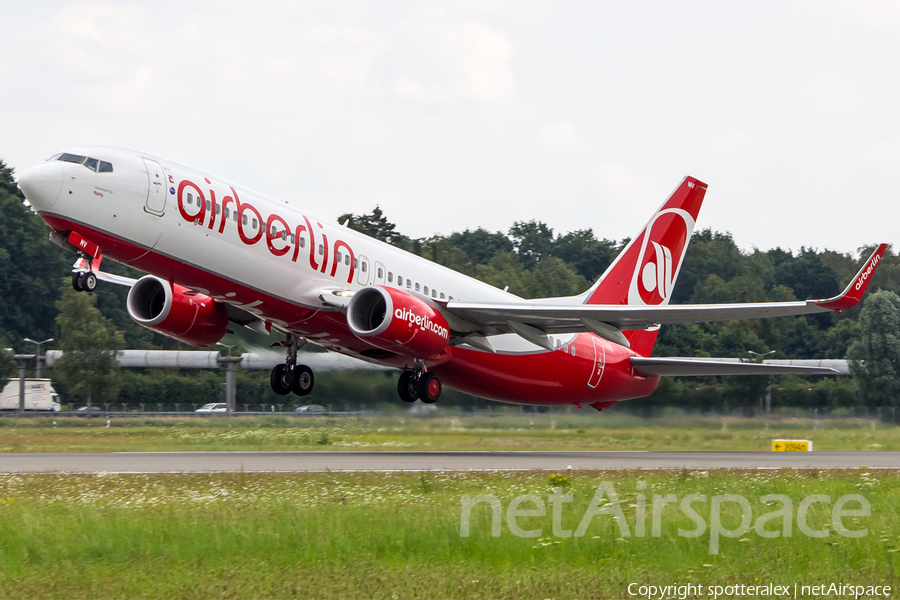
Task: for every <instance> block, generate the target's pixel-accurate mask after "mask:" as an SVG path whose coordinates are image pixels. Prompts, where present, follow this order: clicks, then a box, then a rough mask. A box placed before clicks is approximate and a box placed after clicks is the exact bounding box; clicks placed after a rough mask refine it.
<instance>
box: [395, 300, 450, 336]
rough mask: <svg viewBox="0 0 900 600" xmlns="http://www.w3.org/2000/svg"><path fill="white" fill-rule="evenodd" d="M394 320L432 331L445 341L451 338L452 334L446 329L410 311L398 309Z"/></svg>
mask: <svg viewBox="0 0 900 600" xmlns="http://www.w3.org/2000/svg"><path fill="white" fill-rule="evenodd" d="M394 318H396V319H399V320H400V321H406V322H408V323H410V324H412V325H417V326H418V327H421V328H422V329H424V330H425V331H430V332H431V333H434V334H437V335H439V336H441V337H442V338H444V339H449V338H450V332H449V331H447V328H446V327H442V326H441V325H438V324H437V323H435V322H434V321H432V320H431V319H429V318H428V317H423V316H422V315H417V314H415V313H414V312H413V311H411V310H409V309H406V308H398V309H397V310H395V311H394Z"/></svg>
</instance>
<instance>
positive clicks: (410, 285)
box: [406, 279, 412, 289]
mask: <svg viewBox="0 0 900 600" xmlns="http://www.w3.org/2000/svg"><path fill="white" fill-rule="evenodd" d="M410 288H412V279H407V280H406V289H410Z"/></svg>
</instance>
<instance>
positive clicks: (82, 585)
mask: <svg viewBox="0 0 900 600" xmlns="http://www.w3.org/2000/svg"><path fill="white" fill-rule="evenodd" d="M602 481H606V482H609V483H610V484H611V485H612V486H613V488H614V489H615V491H616V493H617V499H618V502H619V505H620V506H621V507H622V510H623V514H624V517H625V523H626V526H627V527H628V529H629V532H630V534H631V535H629V536H623V535H622V532H621V531H620V529H619V527H618V525H617V524H616V522H615V521H614V520H613V517H612V516H609V515H597V516H595V517H593V519H592V520H589V523H590V524H589V526H588V528H587V530H586V532H585V534H584V535H583V536H580V537H576V536H572V537H560V536H557V535H554V533H553V531H552V530H553V527H552V520H553V517H552V512H553V511H552V507H551V505H550V504H549V501H548V494H550V493H551V490H552V488H553V487H560V488H562V490H564V491H565V492H566V493H568V494H571V495H572V497H573V501H572V502H571V503H565V504H563V505H562V506H563V508H562V512H561V520H560V524H561V526H562V527H563V528H564V529H566V530H575V529H576V528H577V527H578V525H579V522H580V521H581V519H582V518H583V515H584V513H585V511H586V509H587V508H588V504H589V502H590V500H591V498H592V496H593V494H594V492H595V490H596V488H597V487H598V485H599V484H600V482H602ZM641 482H642V483H641ZM644 484H645V485H646V488H643V487H641V486H643V485H644ZM477 494H492V495H494V496H496V497H497V498H498V499H499V500H500V502H501V504H502V507H503V517H504V519H503V520H502V523H501V535H500V537H492V536H491V527H492V523H491V509H490V506H489V505H488V504H480V505H478V506H476V507H475V508H473V509H472V513H471V514H472V519H471V524H470V536H469V537H461V536H460V523H461V516H462V497H463V495H470V496H475V495H477ZM521 494H535V495H537V496H539V497H541V498H542V499H543V500H544V502H547V509H546V516H544V517H539V516H531V517H519V518H518V519H517V520H514V524H517V525H518V526H519V527H521V528H523V529H536V528H538V527H540V528H542V532H541V533H540V535H539V536H538V537H535V538H522V537H517V536H515V535H512V533H511V530H510V528H509V527H508V516H509V511H508V510H507V509H508V508H509V504H510V501H511V500H512V499H513V498H514V497H515V496H518V495H521ZM639 494H642V495H646V498H647V500H646V502H647V526H646V532H645V535H643V536H638V535H637V529H636V518H637V517H636V515H637V508H636V505H637V502H639V498H638V495H639ZM665 494H675V495H676V496H677V499H678V501H681V499H683V498H684V497H685V496H686V495H689V494H705V495H706V496H707V500H705V501H702V502H698V503H695V504H693V507H694V508H695V509H696V510H697V513H698V514H699V515H700V517H701V518H702V519H703V520H704V521H705V523H707V524H711V523H713V521H712V520H711V517H710V510H711V508H710V507H711V500H710V499H711V498H712V497H713V496H715V495H720V494H739V495H742V496H744V497H746V498H747V500H748V501H749V503H750V506H751V510H752V518H753V520H754V521H755V520H756V519H757V518H758V517H759V516H760V515H762V514H763V513H767V512H770V511H772V510H775V509H776V508H778V507H779V506H780V504H778V503H775V504H772V505H771V506H767V505H765V504H764V503H763V502H762V501H761V500H760V498H761V497H762V496H763V495H766V494H785V495H787V496H789V497H790V498H791V499H792V500H793V510H792V517H791V518H792V527H793V529H792V532H793V534H792V536H791V537H783V536H779V537H775V538H765V537H761V536H760V535H759V534H758V533H757V530H755V529H754V526H753V525H750V526H749V529H748V531H747V532H745V533H744V534H741V535H739V536H738V537H735V538H725V537H722V538H721V541H720V546H719V552H718V554H711V553H710V533H709V532H706V533H704V534H703V535H700V536H699V537H695V538H688V537H682V536H680V535H678V529H679V528H682V529H685V530H691V529H694V528H695V523H694V522H693V521H692V520H691V519H689V518H688V517H687V516H685V514H684V513H683V512H682V510H681V509H679V508H678V505H677V504H670V505H668V506H667V507H666V508H665V509H664V510H663V512H662V513H661V515H662V516H661V520H660V523H661V531H660V533H661V535H660V537H652V535H651V525H650V523H651V518H650V514H651V508H650V506H651V503H652V498H653V495H665ZM810 494H825V495H828V496H829V497H830V500H829V503H824V504H823V503H816V504H813V505H812V508H810V510H809V512H808V513H807V516H806V522H807V523H808V524H809V526H810V527H811V528H812V529H815V530H822V531H823V532H825V537H822V538H811V537H806V536H805V535H802V534H801V533H800V531H799V530H798V527H799V524H798V520H797V516H796V515H797V512H798V505H799V503H800V501H801V500H802V499H803V498H805V497H807V496H809V495H810ZM844 494H861V495H862V496H864V497H865V498H866V499H867V500H868V501H869V502H870V504H871V516H868V517H865V516H863V517H849V518H848V517H845V518H844V520H843V523H844V525H845V526H846V527H848V528H850V529H862V528H866V529H867V533H866V535H865V536H864V537H861V538H849V537H843V536H841V535H838V533H836V532H835V531H834V526H833V524H832V505H833V503H834V502H835V501H836V500H837V498H838V497H840V496H842V495H844ZM607 499H608V498H607ZM606 505H608V504H607V503H606V502H605V501H604V502H603V503H601V506H606ZM533 506H534V505H533V504H529V503H527V502H526V503H525V504H524V505H522V506H521V507H520V508H533ZM898 506H900V471H897V472H893V471H879V472H872V473H868V472H864V471H822V472H816V471H791V470H788V471H765V472H761V471H753V472H733V471H732V472H729V471H710V472H705V471H703V472H700V471H693V472H690V471H683V472H659V471H656V472H633V471H632V472H629V471H616V472H606V473H603V472H601V473H597V472H591V473H579V472H571V473H566V474H553V475H550V474H547V473H483V472H482V473H429V474H415V475H412V474H348V473H340V474H332V473H317V474H298V475H285V474H202V475H201V474H168V475H106V476H101V475H43V474H41V475H24V476H22V475H18V476H13V475H0V597H2V598H25V597H28V598H36V597H41V598H101V597H102V598H210V597H217V598H237V597H241V598H244V597H253V598H288V597H307V598H575V597H593V598H623V597H629V596H628V594H627V589H628V585H629V584H630V583H640V584H662V585H669V584H675V583H682V584H683V583H689V582H690V583H695V584H700V585H704V586H709V585H734V584H746V585H765V584H768V583H775V584H790V585H793V584H794V583H795V582H796V583H798V584H800V585H816V584H819V583H823V582H824V583H829V582H832V581H835V582H839V583H846V584H854V585H892V586H893V588H894V590H896V587H897V585H900V582H898V581H897V579H898V578H897V569H898V568H900V559H898V554H900V552H898V549H900V518H898V513H897V509H898ZM848 508H852V507H851V506H848ZM789 512H791V511H789ZM739 522H740V511H739V510H738V509H737V505H733V504H732V505H731V508H730V510H725V509H723V510H722V523H723V526H724V527H726V528H728V529H735V528H737V527H738V525H739ZM782 525H783V519H776V520H775V521H770V522H769V523H768V524H767V525H766V526H765V530H768V531H781V530H782ZM892 595H893V594H892ZM670 597H673V596H670ZM705 597H711V596H709V594H707V595H706V596H705Z"/></svg>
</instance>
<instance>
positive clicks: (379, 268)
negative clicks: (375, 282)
mask: <svg viewBox="0 0 900 600" xmlns="http://www.w3.org/2000/svg"><path fill="white" fill-rule="evenodd" d="M382 277H384V269H382V268H381V267H378V279H381V278H382Z"/></svg>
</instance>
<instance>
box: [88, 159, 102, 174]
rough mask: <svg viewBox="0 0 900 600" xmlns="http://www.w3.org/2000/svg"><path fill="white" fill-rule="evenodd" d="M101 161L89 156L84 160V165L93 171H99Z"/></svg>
mask: <svg viewBox="0 0 900 600" xmlns="http://www.w3.org/2000/svg"><path fill="white" fill-rule="evenodd" d="M99 162H100V161H99V160H97V159H96V158H89V159H87V160H86V161H84V166H86V167H87V168H88V169H90V170H91V171H93V172H95V173H96V172H97V163H99Z"/></svg>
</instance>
